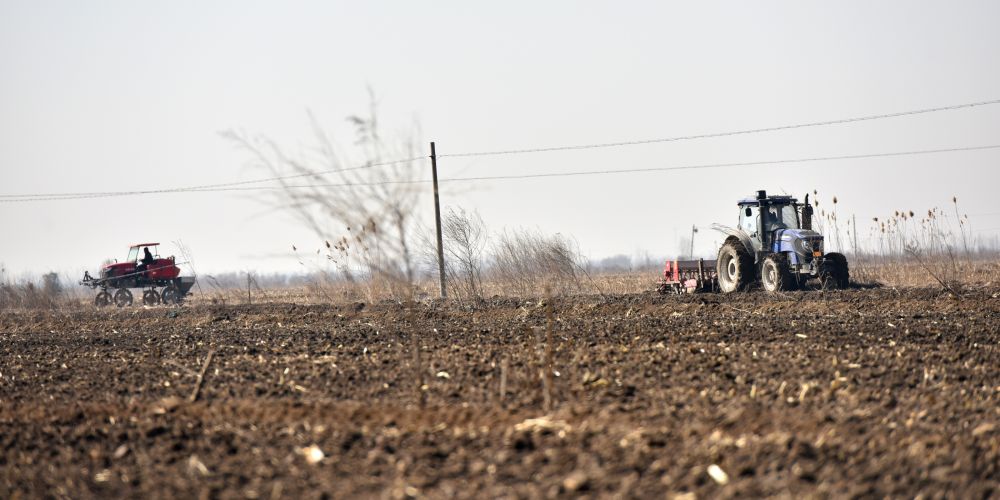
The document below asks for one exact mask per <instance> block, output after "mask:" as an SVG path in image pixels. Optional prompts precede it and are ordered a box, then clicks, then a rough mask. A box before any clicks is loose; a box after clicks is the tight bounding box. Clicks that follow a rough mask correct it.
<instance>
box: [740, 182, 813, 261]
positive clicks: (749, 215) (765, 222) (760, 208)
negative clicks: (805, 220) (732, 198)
mask: <svg viewBox="0 0 1000 500" xmlns="http://www.w3.org/2000/svg"><path fill="white" fill-rule="evenodd" d="M797 202H798V200H796V199H795V198H792V197H791V196H767V193H765V192H763V191H760V192H758V193H757V197H756V198H745V199H743V200H740V201H739V202H738V205H739V207H740V216H739V226H738V227H739V228H740V229H741V230H743V232H745V233H746V234H747V235H749V236H750V240H751V242H752V243H753V247H754V250H755V251H757V252H760V251H763V250H764V249H765V248H768V247H770V246H771V244H772V243H773V242H775V241H778V239H777V238H776V237H775V236H776V235H775V232H776V231H779V230H785V229H793V230H794V229H800V228H801V223H800V221H799V204H798V203H797Z"/></svg>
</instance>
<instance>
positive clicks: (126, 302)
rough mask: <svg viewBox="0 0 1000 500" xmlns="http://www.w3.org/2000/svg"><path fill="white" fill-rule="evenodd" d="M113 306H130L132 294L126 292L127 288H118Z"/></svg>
mask: <svg viewBox="0 0 1000 500" xmlns="http://www.w3.org/2000/svg"><path fill="white" fill-rule="evenodd" d="M115 305H116V306H118V307H127V306H130V305H132V292H130V291H128V288H119V289H118V291H117V292H115Z"/></svg>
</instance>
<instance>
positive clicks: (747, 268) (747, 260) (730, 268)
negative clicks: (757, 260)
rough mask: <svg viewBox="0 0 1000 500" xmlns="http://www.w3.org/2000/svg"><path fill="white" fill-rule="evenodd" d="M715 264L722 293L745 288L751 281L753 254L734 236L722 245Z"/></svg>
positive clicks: (752, 276)
mask: <svg viewBox="0 0 1000 500" xmlns="http://www.w3.org/2000/svg"><path fill="white" fill-rule="evenodd" d="M715 266H716V268H715V271H716V274H717V275H718V277H719V289H720V290H722V293H731V292H736V291H742V290H746V289H747V288H749V287H750V283H751V282H753V279H754V268H753V256H751V255H750V252H748V251H747V249H746V247H745V246H743V243H742V242H741V241H740V240H738V239H736V238H730V239H728V240H726V243H725V244H723V245H722V248H720V249H719V259H718V261H716V265H715Z"/></svg>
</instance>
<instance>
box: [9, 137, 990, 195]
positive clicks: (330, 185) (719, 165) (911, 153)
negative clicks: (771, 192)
mask: <svg viewBox="0 0 1000 500" xmlns="http://www.w3.org/2000/svg"><path fill="white" fill-rule="evenodd" d="M992 149H1000V144H995V145H988V146H969V147H961V148H942V149H925V150H916V151H896V152H887V153H867V154H854V155H839V156H818V157H807V158H793V159H781V160H760V161H751V162H730V163H706V164H694V165H678V166H670V167H647V168H629V169H618V170H584V171H576V172H548V173H537V174H518V175H493V176H478V177H453V178H445V179H439V180H438V182H441V183H444V182H471V181H491V180H512V179H535V178H546V177H577V176H589V175H613V174H628V173H642V172H665V171H673V170H701V169H713V168H729V167H750V166H761V165H783V164H791V163H809V162H821V161H837V160H860V159H868V158H887V157H899V156H917V155H927V154H942V153H954V152H962V151H983V150H992ZM430 182H431V181H430V180H429V179H415V180H395V181H379V182H358V183H324V184H303V185H285V186H242V187H241V186H229V187H222V188H205V189H202V188H199V189H188V190H183V191H182V190H170V191H163V190H160V191H147V192H142V193H129V194H162V193H178V192H194V193H211V192H239V191H267V190H284V189H316V188H335V187H345V188H350V187H367V186H383V185H391V184H426V183H430ZM106 196H127V195H95V194H90V195H87V196H65V197H55V198H35V199H0V203H20V202H30V201H58V200H73V199H86V198H98V197H106Z"/></svg>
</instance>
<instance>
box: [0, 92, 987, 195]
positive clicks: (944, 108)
mask: <svg viewBox="0 0 1000 500" xmlns="http://www.w3.org/2000/svg"><path fill="white" fill-rule="evenodd" d="M998 103H1000V99H995V100H990V101H979V102H972V103H965V104H956V105H952V106H942V107H937V108H926V109H918V110H911V111H902V112H897V113H888V114H881V115H870V116H862V117H854V118H845V119H840V120H828V121H821V122H811V123H800V124H794V125H782V126H777V127H768V128H758V129H748V130H737V131H729V132H717V133H710V134H699V135H688V136H679V137H669V138H661V139H647V140H637V141H624V142H609V143H599V144H586V145H574V146H557V147H547V148H533V149H512V150H501V151H485V152H471V153H452V154H440V155H437V157H438V158H445V157H453V158H455V157H468V156H491V155H494V156H495V155H505V154H523V153H538V152H549V151H566V150H578V149H594V148H608V147H618V146H631V145H639V144H652V143H660V142H673V141H683V140H693V139H706V138H713V137H726V136H734V135H744V134H753V133H761V132H774V131H780V130H789V129H796V128H805V127H818V126H824V125H834V124H843V123H852V122H860V121H868V120H877V119H883V118H894V117H899V116H908V115H917V114H924V113H933V112H938V111H951V110H956V109H962V108H972V107H977V106H986V105H991V104H998ZM426 158H427V157H426V156H417V157H413V158H406V159H401V160H394V161H387V162H380V163H369V164H365V165H360V166H356V167H349V168H343V169H332V170H325V171H318V172H308V173H301V174H292V175H285V176H277V177H267V178H261V179H254V180H247V181H236V182H224V183H217V184H203V185H197V186H185V187H178V188H168V189H149V190H133V191H99V192H70V193H34V194H0V203H10V202H17V201H54V200H59V199H85V198H103V197H109V196H131V195H145V194H162V193H174V192H192V191H213V190H219V191H226V190H227V189H224V188H230V187H236V186H246V185H249V184H260V183H265V182H275V181H281V180H288V179H301V178H306V177H318V176H322V175H327V174H331V173H338V172H347V171H351V170H361V169H369V168H375V167H381V166H389V165H396V164H400V163H407V162H413V161H418V160H423V159H426ZM578 175H583V174H578ZM543 176H544V175H543ZM492 178H506V177H503V176H495V177H486V178H483V179H492ZM451 180H453V181H454V180H456V179H451ZM471 180H477V179H471ZM254 189H257V188H254Z"/></svg>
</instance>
